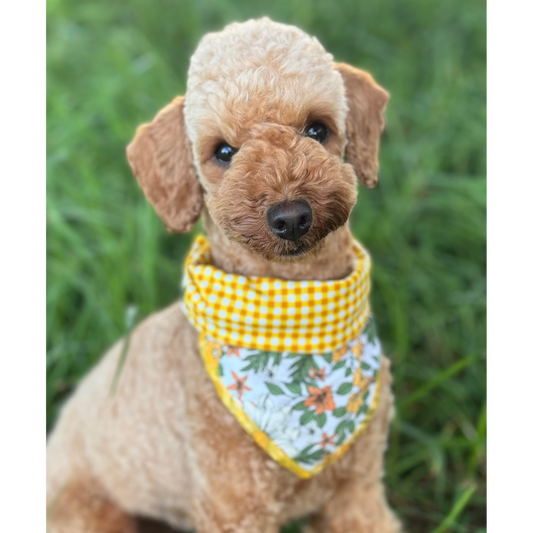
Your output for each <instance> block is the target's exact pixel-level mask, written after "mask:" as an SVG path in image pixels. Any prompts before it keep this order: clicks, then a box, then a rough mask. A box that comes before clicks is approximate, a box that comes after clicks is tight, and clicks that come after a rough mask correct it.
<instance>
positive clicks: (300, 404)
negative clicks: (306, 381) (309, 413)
mask: <svg viewBox="0 0 533 533" xmlns="http://www.w3.org/2000/svg"><path fill="white" fill-rule="evenodd" d="M306 409H307V407H306V406H305V404H304V400H302V401H301V402H298V403H297V404H296V405H295V406H294V407H293V410H294V411H305V410H306Z"/></svg>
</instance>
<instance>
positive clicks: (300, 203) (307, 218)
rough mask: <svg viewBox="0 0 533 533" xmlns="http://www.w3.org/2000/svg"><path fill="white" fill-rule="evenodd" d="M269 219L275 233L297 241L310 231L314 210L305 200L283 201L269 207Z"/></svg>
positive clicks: (282, 237) (283, 237)
mask: <svg viewBox="0 0 533 533" xmlns="http://www.w3.org/2000/svg"><path fill="white" fill-rule="evenodd" d="M267 221H268V225H269V227H270V229H271V230H272V233H274V235H276V236H277V237H279V238H280V239H285V240H288V241H296V240H298V239H300V238H301V237H303V236H304V235H305V234H306V233H307V232H308V231H309V228H310V227H311V224H312V223H313V211H312V210H311V207H310V205H309V204H308V203H307V202H306V201H305V200H296V201H291V202H281V203H279V204H275V205H273V206H271V207H270V208H269V209H268V211H267Z"/></svg>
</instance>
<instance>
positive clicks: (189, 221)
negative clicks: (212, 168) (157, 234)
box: [126, 96, 203, 233]
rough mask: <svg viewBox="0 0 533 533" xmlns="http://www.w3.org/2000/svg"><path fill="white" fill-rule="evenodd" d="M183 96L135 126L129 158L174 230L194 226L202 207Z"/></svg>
mask: <svg viewBox="0 0 533 533" xmlns="http://www.w3.org/2000/svg"><path fill="white" fill-rule="evenodd" d="M184 102H185V97H184V96H179V97H178V98H176V99H175V100H173V101H172V103H170V104H169V105H168V106H166V107H165V108H163V109H162V110H161V111H160V112H159V113H158V114H157V115H156V117H155V118H154V120H152V122H150V123H149V124H143V125H142V126H140V127H139V128H138V129H137V133H136V134H135V138H134V139H133V141H132V142H131V143H130V145H129V146H128V148H127V150H126V153H127V156H128V161H129V163H130V166H131V168H132V170H133V174H135V177H136V178H137V181H138V182H139V184H140V186H141V188H142V190H143V191H144V194H145V195H146V197H147V198H148V201H149V202H150V203H151V204H152V206H153V207H154V209H155V210H156V212H157V214H158V215H159V216H160V217H161V219H162V220H163V222H164V223H165V225H166V227H167V228H168V229H169V230H171V231H175V232H176V233H183V232H186V231H189V230H191V229H192V228H193V226H194V224H195V223H196V221H197V220H198V217H199V216H200V211H201V209H202V205H203V200H202V189H201V187H200V183H199V181H198V178H197V177H196V172H195V169H194V165H193V158H192V150H191V143H190V141H189V138H188V137H187V133H186V130H185V119H184V116H183V104H184Z"/></svg>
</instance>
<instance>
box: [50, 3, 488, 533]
mask: <svg viewBox="0 0 533 533" xmlns="http://www.w3.org/2000/svg"><path fill="white" fill-rule="evenodd" d="M265 14H266V15H269V16H270V17H271V18H273V19H274V20H278V21H281V22H287V23H291V24H296V25H298V26H300V27H301V28H303V29H304V30H306V31H307V32H309V33H311V34H313V35H316V36H317V37H318V38H319V39H320V41H321V42H322V43H323V44H324V46H325V47H326V48H327V49H328V50H329V51H330V52H332V53H333V54H334V56H335V58H336V59H337V60H341V61H346V62H349V63H352V64H354V65H357V66H359V67H361V68H365V69H367V70H370V71H371V72H372V73H373V74H374V76H375V77H376V79H377V80H378V81H379V83H381V84H382V85H383V86H384V87H386V88H387V89H388V90H389V91H390V93H391V101H390V104H389V107H388V110H387V115H386V117H387V129H386V133H385V136H384V140H383V143H382V150H381V173H380V177H381V184H380V187H379V188H378V189H376V190H373V191H368V190H364V189H362V190H361V192H360V196H359V202H358V205H357V206H356V208H355V211H354V214H353V216H352V225H353V229H354V232H355V233H356V235H357V236H358V237H359V238H360V239H361V240H362V241H363V242H364V243H365V244H366V246H367V247H368V248H369V249H370V251H371V252H372V255H373V259H374V271H373V279H374V289H373V306H374V310H375V314H376V318H377V321H378V325H379V331H380V336H381V338H382V341H383V343H384V346H385V349H386V352H387V353H388V354H389V355H390V356H391V358H392V360H393V363H394V375H395V385H394V388H395V393H396V397H397V416H396V419H395V421H394V423H393V426H392V429H391V438H390V449H389V453H388V455H387V474H386V483H387V487H388V491H389V497H390V500H391V502H392V504H393V506H394V507H395V509H396V510H397V511H398V513H399V514H400V515H401V517H402V519H403V520H404V522H405V524H406V526H407V531H410V532H413V533H427V532H431V531H433V532H434V533H443V532H445V531H453V532H457V533H472V532H473V533H482V532H485V503H486V500H485V450H486V447H485V437H486V402H485V335H486V324H485V292H486V291H485V208H486V203H485V196H486V194H485V191H486V185H485V172H486V168H485V74H486V66H485V31H486V27H485V3H484V2H483V1H482V0H471V1H470V2H463V1H460V0H447V1H446V2H440V1H433V0H394V1H391V0H373V1H372V2H368V1H367V2H365V1H362V0H358V1H336V2H332V1H325V0H322V1H311V0H306V1H304V0H271V1H270V2H269V3H268V8H261V7H259V3H254V2H249V1H245V0H238V1H236V0H231V1H230V0H197V1H194V2H193V1H187V2H185V1H177V0H173V1H171V0H158V1H157V2H154V1H149V0H128V1H125V0H107V1H105V2H102V1H97V0H76V1H75V2H73V1H67V0H48V125H47V128H48V136H47V143H48V187H47V190H48V195H47V209H48V218H47V232H48V239H47V248H48V250H47V251H48V272H47V276H48V278H47V281H48V300H47V305H48V307H47V316H48V320H47V330H48V347H47V348H48V365H47V369H48V375H47V378H48V382H47V383H48V386H47V413H48V424H49V426H50V425H52V424H53V422H54V420H55V417H56V416H57V412H58V408H59V407H60V406H61V404H62V401H63V400H64V399H65V397H66V396H67V395H68V393H69V392H70V391H71V390H72V389H73V387H75V386H76V384H77V383H78V381H79V380H80V379H81V377H82V376H83V375H84V374H85V372H86V371H87V370H88V369H89V368H90V367H91V366H92V365H93V364H94V363H95V361H97V360H98V358H99V357H100V355H101V353H102V352H103V351H104V350H105V349H106V347H108V346H109V345H110V344H111V343H113V342H114V341H115V340H116V339H117V338H118V337H119V336H121V335H122V334H123V333H124V330H125V316H126V310H127V308H128V306H131V305H134V306H136V307H137V308H138V310H139V315H140V317H144V316H146V315H148V314H149V313H151V312H153V311H155V310H157V309H160V308H162V307H164V306H165V305H167V304H169V303H170V302H172V301H173V300H175V299H176V298H177V297H178V295H179V281H180V276H181V264H182V260H183V256H184V253H185V252H186V249H187V247H188V245H189V242H190V236H176V235H171V234H169V233H167V232H165V230H164V228H163V225H162V223H160V221H159V220H158V219H157V217H156V216H155V214H154V212H153V211H152V209H151V208H150V207H149V205H148V204H147V202H146V201H145V199H144V198H143V196H142V194H141V192H140V190H139V188H138V186H137V185H136V183H135V181H134V179H133V177H132V175H131V172H130V170H129V168H128V166H127V163H126V160H125V156H124V148H125V145H126V144H127V143H128V141H129V140H130V139H131V138H132V136H133V134H134V130H135V127H136V126H137V125H138V124H140V123H142V122H146V121H147V120H149V119H151V118H152V116H153V115H154V114H155V113H156V112H157V111H158V109H160V108H161V107H163V106H164V105H165V104H166V103H167V102H169V101H170V100H171V99H172V98H173V97H174V96H175V95H177V94H182V93H183V92H184V87H185V80H186V73H187V68H188V61H189V57H190V55H191V54H192V52H193V51H194V49H195V47H196V45H197V43H198V41H199V39H200V37H201V36H202V35H203V34H204V33H205V32H207V31H212V30H218V29H220V28H222V27H223V26H224V25H225V24H226V23H228V22H231V21H234V20H246V19H248V18H251V17H258V16H260V15H265ZM287 531H292V532H296V531H298V526H291V527H289V529H288V530H287ZM347 533H348V532H347Z"/></svg>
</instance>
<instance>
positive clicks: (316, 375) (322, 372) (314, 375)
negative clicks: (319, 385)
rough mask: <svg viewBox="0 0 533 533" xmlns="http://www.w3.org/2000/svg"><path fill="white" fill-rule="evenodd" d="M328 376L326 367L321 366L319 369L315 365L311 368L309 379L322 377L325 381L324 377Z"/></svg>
mask: <svg viewBox="0 0 533 533" xmlns="http://www.w3.org/2000/svg"><path fill="white" fill-rule="evenodd" d="M325 377H326V369H325V368H321V369H320V370H317V369H316V368H315V367H313V366H312V367H311V368H310V369H309V379H320V380H321V381H324V378H325Z"/></svg>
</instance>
